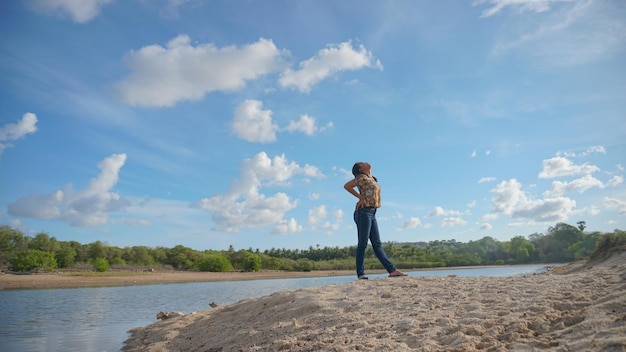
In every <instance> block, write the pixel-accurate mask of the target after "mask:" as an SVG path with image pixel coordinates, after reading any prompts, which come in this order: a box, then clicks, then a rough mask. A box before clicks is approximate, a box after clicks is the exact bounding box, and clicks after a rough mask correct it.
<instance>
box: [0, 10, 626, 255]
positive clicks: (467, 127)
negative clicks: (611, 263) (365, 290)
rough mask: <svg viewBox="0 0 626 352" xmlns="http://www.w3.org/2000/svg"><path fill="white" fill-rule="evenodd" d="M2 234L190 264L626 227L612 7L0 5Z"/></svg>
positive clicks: (625, 95) (619, 69)
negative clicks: (355, 178)
mask: <svg viewBox="0 0 626 352" xmlns="http://www.w3.org/2000/svg"><path fill="white" fill-rule="evenodd" d="M0 17H1V18H0V33H2V35H1V36H0V77H1V78H0V79H1V82H2V83H1V84H0V94H1V101H2V103H1V104H0V222H1V223H2V224H5V225H9V226H11V227H13V228H17V229H20V230H22V231H23V232H24V233H25V234H27V235H31V236H33V235H35V234H37V233H39V232H47V233H48V234H49V235H51V236H54V237H56V238H57V239H59V240H64V241H69V240H75V241H78V242H81V243H91V242H93V241H96V240H100V241H103V242H107V243H108V244H110V245H113V246H119V247H124V246H134V245H146V246H151V247H155V246H165V247H173V246H175V245H178V244H182V245H184V246H188V247H192V248H195V249H199V250H202V249H217V250H221V249H227V248H228V247H229V245H233V246H234V248H235V249H247V248H259V249H261V250H264V249H268V248H272V247H274V248H289V249H296V248H298V249H306V248H309V247H310V246H314V247H315V246H317V245H320V246H340V247H343V246H349V245H355V244H356V229H355V226H354V223H353V222H352V220H351V218H352V212H353V209H354V204H355V201H356V199H355V198H354V197H352V196H351V195H350V194H348V193H347V192H346V191H345V190H343V184H344V183H345V182H346V181H348V180H349V179H350V178H351V175H350V171H349V170H350V169H351V167H352V165H353V163H354V162H357V161H367V162H369V163H371V164H372V166H373V168H372V172H373V174H374V175H375V176H377V177H378V179H379V182H380V184H381V187H382V190H383V207H382V208H381V209H380V210H379V212H378V215H377V216H378V219H379V225H380V227H381V232H382V238H383V241H398V242H416V241H432V240H449V239H456V240H457V241H462V242H467V241H470V240H477V239H480V238H483V237H485V236H491V237H493V238H495V239H497V240H500V241H506V240H509V239H510V238H511V237H514V236H520V235H521V236H528V235H530V234H532V233H545V232H546V231H547V229H548V228H549V227H550V226H554V225H555V224H556V223H558V222H567V223H569V224H572V225H575V224H576V223H577V222H578V221H581V220H582V221H585V222H586V223H587V229H588V230H590V231H613V230H614V229H616V228H619V229H622V230H626V186H625V183H624V174H625V171H624V167H626V79H625V77H626V64H625V63H626V2H624V1H620V0H614V1H611V0H608V1H607V0H543V1H536V0H526V1H525V0H475V1H472V0H467V1H446V2H442V1H440V0H423V1H408V0H406V1H403V0H399V1H378V0H346V1H334V0H333V1H330V0H328V1H326V0H321V1H320V0H301V1H291V0H282V1H281V0H276V1H255V0H124V1H122V0H83V1H73V0H24V1H2V3H1V4H0Z"/></svg>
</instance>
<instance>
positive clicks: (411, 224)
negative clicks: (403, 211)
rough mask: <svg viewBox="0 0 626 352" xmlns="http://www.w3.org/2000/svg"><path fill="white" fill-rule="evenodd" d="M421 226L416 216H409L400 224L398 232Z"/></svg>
mask: <svg viewBox="0 0 626 352" xmlns="http://www.w3.org/2000/svg"><path fill="white" fill-rule="evenodd" d="M421 225H422V221H421V220H420V218H418V217H416V216H411V217H410V218H408V219H407V220H406V221H404V222H403V223H402V225H400V227H399V228H398V230H407V229H414V228H416V227H418V226H421Z"/></svg>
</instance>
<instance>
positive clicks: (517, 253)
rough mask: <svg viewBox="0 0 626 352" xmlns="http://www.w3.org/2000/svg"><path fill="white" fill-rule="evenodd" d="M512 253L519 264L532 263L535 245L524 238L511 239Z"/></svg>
mask: <svg viewBox="0 0 626 352" xmlns="http://www.w3.org/2000/svg"><path fill="white" fill-rule="evenodd" d="M509 250H510V253H511V256H512V257H513V258H515V261H516V262H517V263H527V262H529V261H530V259H531V256H532V253H533V252H534V251H535V245H533V244H532V243H530V242H529V241H528V240H526V239H525V238H524V237H523V236H516V237H513V238H512V239H511V247H510V249H509Z"/></svg>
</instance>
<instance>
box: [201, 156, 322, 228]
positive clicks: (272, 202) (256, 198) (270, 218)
mask: <svg viewBox="0 0 626 352" xmlns="http://www.w3.org/2000/svg"><path fill="white" fill-rule="evenodd" d="M239 173H240V178H241V179H240V180H238V181H236V180H235V181H232V182H231V185H230V188H229V189H228V191H227V192H226V194H224V195H216V196H213V197H210V198H203V199H201V200H200V201H199V202H197V203H196V204H195V205H196V206H198V207H200V208H202V209H205V210H208V211H210V212H211V213H212V218H213V221H214V222H215V224H216V229H218V230H222V231H227V232H238V231H240V230H241V229H242V228H261V227H264V226H267V225H271V224H274V225H275V226H276V224H278V227H275V228H274V231H280V230H281V229H282V230H284V229H285V228H286V227H287V228H289V226H287V225H291V224H292V223H291V222H289V223H286V222H285V221H284V220H283V217H284V215H285V213H286V212H288V211H289V210H292V209H294V208H295V207H296V206H297V201H292V200H291V199H290V198H289V196H288V195H287V194H285V193H283V192H278V193H276V194H274V195H271V196H266V195H264V194H262V193H261V189H262V188H263V187H265V186H270V185H271V186H280V185H288V183H289V181H290V179H291V178H293V177H295V176H296V175H302V176H305V177H314V178H321V177H323V176H324V175H323V174H322V173H321V172H320V171H319V170H318V169H317V168H316V167H315V166H311V165H304V166H300V165H298V164H297V163H295V162H289V161H288V160H287V159H286V157H285V156H284V155H280V156H275V157H274V158H273V159H270V158H269V157H268V156H267V154H266V153H265V152H260V153H259V154H257V155H256V156H254V157H253V158H252V159H246V160H244V161H243V162H242V163H241V165H240V166H239Z"/></svg>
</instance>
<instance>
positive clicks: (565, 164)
mask: <svg viewBox="0 0 626 352" xmlns="http://www.w3.org/2000/svg"><path fill="white" fill-rule="evenodd" d="M542 163H543V170H541V172H540V173H539V178H555V177H563V176H573V175H581V174H592V173H594V172H596V171H598V170H600V169H599V168H598V167H597V166H595V165H589V163H584V164H582V165H576V164H574V163H572V162H571V161H570V160H569V159H566V158H563V157H560V156H557V157H554V158H551V159H547V160H544V161H543V162H542Z"/></svg>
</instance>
